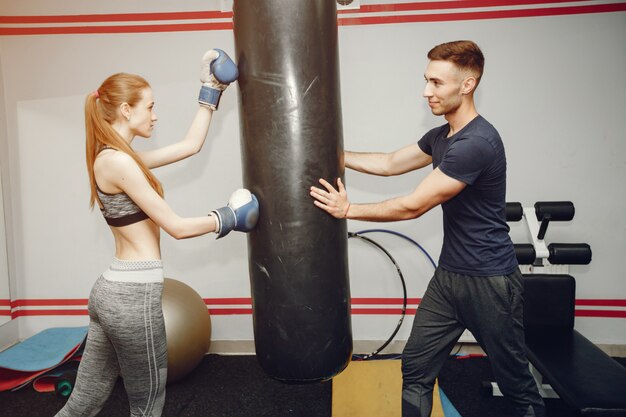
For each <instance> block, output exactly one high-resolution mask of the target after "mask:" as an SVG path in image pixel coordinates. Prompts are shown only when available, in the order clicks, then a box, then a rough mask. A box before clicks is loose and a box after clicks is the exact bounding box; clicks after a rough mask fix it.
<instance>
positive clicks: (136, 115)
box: [128, 87, 157, 138]
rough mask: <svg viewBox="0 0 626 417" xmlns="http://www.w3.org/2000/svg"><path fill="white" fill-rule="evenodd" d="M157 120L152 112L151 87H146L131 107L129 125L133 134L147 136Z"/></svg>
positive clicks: (150, 133)
mask: <svg viewBox="0 0 626 417" xmlns="http://www.w3.org/2000/svg"><path fill="white" fill-rule="evenodd" d="M156 121H157V116H156V114H155V113H154V98H153V97H152V89H151V88H149V87H146V88H144V89H143V91H142V93H141V100H140V101H139V102H138V103H137V104H136V105H134V106H132V107H131V112H130V120H129V121H128V124H129V127H130V130H131V132H132V133H133V135H136V136H141V137H143V138H149V137H150V136H152V129H154V124H155V123H156Z"/></svg>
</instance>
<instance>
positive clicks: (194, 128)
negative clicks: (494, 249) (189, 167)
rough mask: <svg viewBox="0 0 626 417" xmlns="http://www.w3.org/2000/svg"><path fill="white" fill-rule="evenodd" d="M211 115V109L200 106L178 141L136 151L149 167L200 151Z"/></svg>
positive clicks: (183, 157) (155, 166)
mask: <svg viewBox="0 0 626 417" xmlns="http://www.w3.org/2000/svg"><path fill="white" fill-rule="evenodd" d="M212 117H213V110H211V109H210V108H208V107H205V106H200V107H199V108H198V112H197V113H196V116H195V117H194V119H193V121H192V122H191V126H190V127H189V130H188V131H187V134H186V135H185V137H184V138H183V139H182V140H180V141H179V142H176V143H173V144H171V145H168V146H163V147H162V148H158V149H154V150H150V151H143V152H137V155H139V157H140V158H141V160H142V161H143V162H144V163H145V164H146V166H147V167H148V168H150V169H152V168H158V167H161V166H164V165H168V164H171V163H174V162H178V161H180V160H183V159H185V158H188V157H190V156H192V155H195V154H196V153H198V152H200V150H201V149H202V146H203V145H204V141H205V140H206V137H207V134H208V132H209V126H210V125H211V119H212Z"/></svg>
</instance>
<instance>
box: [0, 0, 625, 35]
mask: <svg viewBox="0 0 626 417" xmlns="http://www.w3.org/2000/svg"><path fill="white" fill-rule="evenodd" d="M575 1H582V0H573V1H572V2H575ZM564 2H565V0H556V1H550V2H547V1H539V0H527V1H523V0H519V1H515V2H507V1H503V0H471V1H444V2H416V3H404V4H403V3H399V4H388V5H370V6H363V7H362V8H361V10H360V11H343V12H342V13H341V14H340V15H339V18H338V20H337V25H338V26H354V25H375V24H400V23H418V22H445V21H460V20H483V19H507V18H520V17H544V16H559V15H573V14H590V13H609V12H622V11H626V3H624V2H622V3H612V4H595V5H582V6H563V7H544V8H533V9H517V10H493V11H482V12H458V13H431V14H419V15H392V16H363V17H341V16H345V15H347V14H348V13H361V12H365V13H368V12H372V13H373V12H402V11H416V10H441V9H455V8H456V9H458V8H476V7H494V6H504V5H507V6H511V5H518V6H519V5H550V4H558V3H564ZM570 3H571V2H570ZM231 17H232V13H230V12H218V11H207V12H172V13H134V14H119V15H113V14H105V15H76V16H68V15H64V16H0V24H27V23H80V22H83V23H98V22H113V21H120V22H136V21H154V20H188V19H212V18H231ZM232 29H233V23H232V21H226V22H204V23H179V24H175V23H171V24H146V25H118V26H112V25H106V26H98V25H95V26H65V27H62V26H58V27H55V26H52V27H4V28H0V36H11V35H59V34H107V33H108V34H113V33H154V32H191V31H212V30H232Z"/></svg>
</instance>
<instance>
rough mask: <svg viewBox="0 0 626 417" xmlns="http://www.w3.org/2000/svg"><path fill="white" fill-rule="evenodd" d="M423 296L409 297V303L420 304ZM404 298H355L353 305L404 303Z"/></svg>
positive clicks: (407, 301)
mask: <svg viewBox="0 0 626 417" xmlns="http://www.w3.org/2000/svg"><path fill="white" fill-rule="evenodd" d="M421 301H422V299H421V298H407V300H406V303H407V304H419V303H420V302H421ZM403 302H404V298H353V299H352V305H355V304H383V305H384V304H402V303H403Z"/></svg>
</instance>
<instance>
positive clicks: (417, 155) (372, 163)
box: [344, 144, 432, 177]
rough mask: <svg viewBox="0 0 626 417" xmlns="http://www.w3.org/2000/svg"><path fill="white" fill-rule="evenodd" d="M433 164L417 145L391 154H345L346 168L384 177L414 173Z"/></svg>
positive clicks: (347, 152) (429, 157)
mask: <svg viewBox="0 0 626 417" xmlns="http://www.w3.org/2000/svg"><path fill="white" fill-rule="evenodd" d="M431 162H432V158H431V156H430V155H428V154H426V153H425V152H424V151H422V150H421V149H420V147H419V146H417V144H411V145H408V146H405V147H403V148H400V149H398V150H397V151H394V152H390V153H381V152H375V153H368V152H350V151H345V152H344V163H345V166H346V168H350V169H353V170H355V171H359V172H363V173H366V174H372V175H380V176H384V177H388V176H392V175H400V174H404V173H407V172H410V171H414V170H416V169H419V168H423V167H425V166H426V165H429V164H430V163H431Z"/></svg>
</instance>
